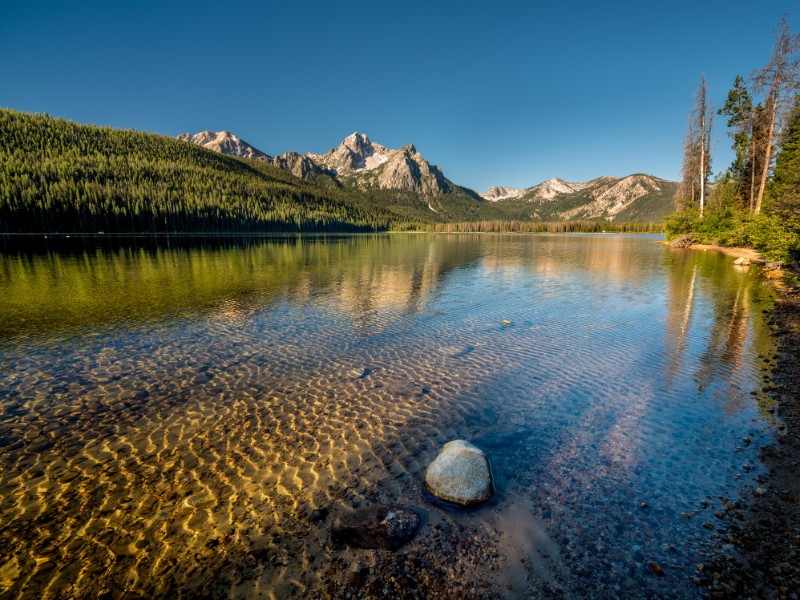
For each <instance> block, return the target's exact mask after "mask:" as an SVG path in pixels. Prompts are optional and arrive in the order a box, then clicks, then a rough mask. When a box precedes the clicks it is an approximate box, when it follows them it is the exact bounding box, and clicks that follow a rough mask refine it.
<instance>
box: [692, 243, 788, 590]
mask: <svg viewBox="0 0 800 600" xmlns="http://www.w3.org/2000/svg"><path fill="white" fill-rule="evenodd" d="M688 248H690V249H692V250H700V251H714V252H721V253H723V254H726V255H728V256H731V257H733V258H745V259H749V260H750V261H751V263H753V264H757V265H762V266H765V269H764V275H765V277H766V278H767V279H768V281H769V282H770V284H771V285H772V286H773V288H774V289H775V292H776V296H777V297H776V300H775V305H774V307H773V308H772V309H771V310H770V311H769V314H768V317H767V318H768V323H769V325H770V327H771V329H772V332H773V336H774V337H775V341H776V346H777V353H776V356H775V363H774V366H772V367H771V369H770V373H769V375H768V377H769V380H768V381H766V383H767V389H768V390H769V392H770V394H771V395H772V397H773V398H774V399H775V401H776V406H777V415H778V416H779V418H780V420H781V422H782V425H781V428H779V431H778V434H777V436H776V439H775V442H774V444H770V445H768V446H765V447H764V448H762V449H761V450H760V451H759V459H760V460H761V462H762V463H763V464H764V467H765V469H766V473H765V474H764V475H763V476H761V477H760V478H759V480H758V482H757V483H758V486H757V487H754V488H753V489H752V491H750V493H749V494H748V496H747V497H744V498H742V499H741V505H739V503H737V505H733V506H732V509H731V510H730V511H729V512H728V514H727V516H726V520H727V521H728V535H727V536H725V538H723V539H722V540H720V541H719V543H718V544H717V545H716V546H715V547H713V548H711V549H710V550H711V552H712V557H711V558H709V559H708V560H707V561H706V563H705V564H702V565H698V569H697V573H696V576H695V578H694V581H695V583H696V584H697V585H698V586H699V587H701V588H705V589H706V591H707V592H708V593H709V594H710V597H711V598H780V599H784V598H785V599H800V567H798V562H800V288H798V287H796V284H795V285H792V284H790V283H789V282H787V281H786V279H787V277H789V276H793V277H797V276H798V275H800V273H798V271H794V270H790V269H788V268H783V267H778V268H776V267H774V266H773V264H771V263H768V262H767V261H766V260H764V258H763V257H762V256H761V255H760V253H758V252H757V251H755V250H754V249H752V248H724V247H720V246H711V245H704V244H692V245H691V246H688ZM745 443H746V442H745ZM729 545H730V546H733V548H734V550H733V551H731V550H730V546H729ZM725 546H728V548H727V549H726V548H725Z"/></svg>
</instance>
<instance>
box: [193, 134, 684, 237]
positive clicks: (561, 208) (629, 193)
mask: <svg viewBox="0 0 800 600" xmlns="http://www.w3.org/2000/svg"><path fill="white" fill-rule="evenodd" d="M178 138H179V139H181V140H184V141H188V142H191V143H194V144H197V145H200V146H204V147H206V148H209V149H211V150H214V151H216V152H220V153H223V154H229V155H232V156H239V157H242V158H253V159H257V160H263V161H265V162H268V163H270V164H273V165H275V166H277V167H280V168H281V169H284V170H286V171H288V172H290V173H292V174H293V175H294V176H296V177H300V178H301V179H306V180H315V179H318V178H320V177H322V176H327V177H329V178H330V179H332V180H333V181H335V182H337V185H340V186H348V187H352V188H356V189H360V190H365V191H368V190H397V191H402V192H407V193H410V194H415V195H418V196H420V197H421V198H420V200H421V201H423V203H425V204H427V206H428V207H429V208H430V209H431V210H434V211H435V210H436V209H434V208H433V206H431V204H430V202H428V201H426V200H424V199H423V198H439V199H440V202H444V201H446V198H447V197H448V196H449V195H452V194H459V195H460V196H469V197H472V199H473V200H474V201H477V202H481V201H486V202H489V203H493V204H495V205H496V211H494V212H496V213H497V214H501V215H502V214H508V215H509V218H525V219H533V220H558V221H560V220H578V219H584V220H598V219H605V220H609V221H613V220H621V221H624V220H636V219H643V222H656V221H660V220H662V219H663V218H664V217H665V216H667V215H669V214H671V213H672V212H674V205H673V197H674V193H675V188H676V186H677V184H676V183H675V182H672V181H667V180H664V179H660V178H658V177H654V176H652V175H647V174H635V175H628V176H626V177H621V178H618V177H611V176H602V177H598V178H596V179H592V180H591V181H587V182H568V181H565V180H563V179H559V178H552V179H548V180H547V181H544V182H542V183H539V184H537V185H534V186H532V187H529V188H525V189H517V188H510V187H502V186H492V187H491V188H489V191H487V192H486V193H484V194H477V193H475V192H473V191H472V190H469V189H468V188H463V187H461V186H458V185H456V184H455V183H453V182H452V181H450V180H449V179H447V178H446V177H445V175H444V173H443V172H442V170H441V169H440V168H439V167H437V166H436V165H432V164H430V163H429V162H428V161H427V160H426V159H425V158H424V157H423V156H422V154H420V153H419V152H418V151H417V149H416V148H415V147H414V145H413V144H408V145H406V146H403V147H402V148H400V149H396V150H395V149H392V148H388V147H386V146H383V145H381V144H379V143H376V142H373V141H371V140H370V139H369V137H367V136H366V135H365V134H363V133H359V132H354V133H352V134H350V135H348V136H347V137H345V138H344V139H343V140H342V142H341V143H340V144H339V145H338V146H336V147H334V148H331V149H330V150H328V151H327V152H325V153H323V154H317V153H313V152H308V153H305V154H298V153H297V152H294V151H289V152H284V153H283V154H279V155H277V156H274V157H272V156H270V155H268V154H267V153H265V152H262V151H261V150H258V149H257V148H254V147H253V146H251V145H250V144H248V143H247V142H245V141H243V140H242V139H240V138H238V137H237V136H236V135H234V134H232V133H230V132H227V131H221V132H216V133H215V132H210V131H203V132H200V133H197V134H194V135H193V134H189V133H185V134H181V135H180V136H178Z"/></svg>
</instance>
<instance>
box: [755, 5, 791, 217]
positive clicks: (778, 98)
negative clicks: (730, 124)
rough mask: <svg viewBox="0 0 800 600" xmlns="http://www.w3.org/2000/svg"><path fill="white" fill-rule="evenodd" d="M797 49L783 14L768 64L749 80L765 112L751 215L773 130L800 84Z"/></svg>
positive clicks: (763, 177) (757, 209) (765, 173)
mask: <svg viewBox="0 0 800 600" xmlns="http://www.w3.org/2000/svg"><path fill="white" fill-rule="evenodd" d="M798 50H800V36H797V35H792V33H791V32H790V31H789V25H788V23H787V22H786V15H784V16H783V17H782V18H781V20H780V21H779V22H778V27H777V28H776V30H775V45H774V46H773V48H772V55H771V56H770V59H769V62H768V63H767V65H766V66H765V67H763V68H761V69H758V70H756V71H754V72H753V74H752V75H751V79H752V81H753V89H754V90H755V91H756V93H759V94H766V96H765V99H764V111H765V117H766V119H767V128H766V137H765V140H764V155H763V158H762V160H761V161H760V162H761V175H760V178H759V179H760V181H759V185H758V195H757V196H756V201H755V207H754V208H753V212H754V213H755V214H759V213H760V212H761V204H762V201H763V199H764V189H765V187H766V183H767V178H768V177H769V168H770V165H771V163H772V158H773V156H774V146H775V142H776V139H777V137H778V136H777V135H776V130H777V131H778V132H780V123H781V122H782V121H783V119H784V117H785V116H786V113H787V111H788V110H790V109H791V102H790V101H791V99H792V98H793V97H794V94H795V93H796V92H797V90H798V85H799V84H800V60H799V59H798V56H797V52H798Z"/></svg>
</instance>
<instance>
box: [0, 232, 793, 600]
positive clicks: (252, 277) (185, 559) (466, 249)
mask: <svg viewBox="0 0 800 600" xmlns="http://www.w3.org/2000/svg"><path fill="white" fill-rule="evenodd" d="M770 302H771V296H770V293H769V291H768V289H767V288H766V287H765V286H764V285H763V284H762V282H761V281H760V279H759V277H758V275H757V273H756V269H755V268H752V269H747V268H738V267H734V266H733V265H732V264H731V262H730V259H728V258H726V257H724V256H717V255H711V254H704V253H696V252H689V251H673V250H670V249H668V248H665V247H664V246H663V245H662V244H661V240H660V238H658V237H654V236H630V237H628V236H435V237H434V236H423V235H392V236H354V237H342V238H331V239H325V238H322V239H318V238H290V239H270V240H261V241H257V242H250V243H243V244H231V245H227V246H226V245H224V244H223V245H221V246H220V245H218V246H216V247H203V246H202V245H201V246H199V247H192V248H181V247H180V246H178V247H175V246H173V247H163V248H159V247H156V248H137V247H122V248H114V249H107V248H94V247H91V248H85V247H82V248H80V249H77V250H76V249H72V250H64V249H59V250H53V249H49V250H48V251H45V252H29V251H24V252H23V251H18V252H15V251H13V250H7V251H6V252H5V253H4V254H0V314H2V315H3V317H2V321H0V547H2V552H1V553H0V563H2V564H0V596H2V597H9V598H17V597H20V598H71V597H97V596H99V595H102V594H106V593H108V594H112V593H113V594H119V593H120V592H127V594H128V595H127V596H125V597H153V596H162V597H177V596H185V597H196V596H205V597H222V596H224V597H235V598H239V597H242V598H244V597H267V598H287V597H344V596H346V595H347V594H351V596H353V597H359V596H364V597H376V596H381V597H382V596H384V595H388V596H394V597H396V596H399V595H408V596H413V595H419V596H420V597H431V596H435V595H439V596H441V597H462V598H463V597H476V598H478V597H480V598H486V597H521V596H527V597H540V596H541V597H553V596H556V597H585V596H593V597H598V598H612V597H613V598H620V597H628V598H641V597H670V598H692V597H696V596H697V593H698V592H697V588H696V587H695V585H694V584H693V583H692V578H693V577H695V576H696V574H695V567H696V564H698V563H700V562H702V560H703V551H704V548H705V547H706V546H707V544H708V543H710V542H714V541H715V540H719V539H722V540H723V541H724V536H725V528H726V526H727V525H728V524H727V522H726V521H725V519H724V512H725V508H726V506H727V503H729V502H735V501H736V499H737V498H738V497H739V495H740V494H741V493H742V491H743V490H744V489H745V488H746V487H747V486H753V485H754V481H755V479H756V478H757V477H758V476H759V475H760V473H761V467H760V466H759V462H758V459H757V450H758V448H759V447H761V446H763V445H765V444H767V443H770V441H771V440H772V439H773V436H774V434H775V429H776V428H777V427H778V424H777V423H775V422H774V418H773V416H772V412H771V410H772V407H771V405H770V399H769V396H768V395H767V394H766V393H765V392H764V391H763V390H762V386H763V385H764V379H763V375H764V369H765V368H768V367H769V366H770V365H771V363H770V361H771V358H772V356H773V353H774V350H773V345H772V341H771V339H770V336H769V333H770V332H769V328H768V326H767V325H766V323H765V320H764V318H763V316H762V311H763V309H765V308H768V307H769V303H770ZM504 320H507V321H510V322H511V324H510V325H504V324H503V321H504ZM745 437H747V438H749V439H750V443H749V444H748V443H745V442H743V441H742V440H743V438H745ZM456 438H466V439H469V440H471V441H472V442H473V443H475V444H476V445H478V446H479V447H481V448H483V449H484V450H485V451H486V452H487V454H488V456H489V458H490V460H491V462H492V467H493V470H494V474H495V478H496V484H497V489H498V493H497V495H496V497H495V498H494V499H493V500H492V502H491V503H490V504H489V505H487V506H484V507H482V508H479V509H477V510H471V511H461V510H454V509H452V508H448V507H447V506H443V505H442V504H441V503H439V502H437V501H435V499H434V498H432V497H431V496H430V495H429V494H428V493H427V492H426V491H425V490H424V488H423V486H422V473H423V472H424V469H425V467H426V465H427V464H428V463H429V462H430V461H431V460H432V459H433V457H434V456H435V455H436V452H437V450H438V449H439V448H440V447H441V446H442V445H443V444H444V443H446V442H447V441H449V440H452V439H456ZM376 502H391V503H398V504H401V505H404V506H410V507H415V508H416V509H417V510H418V512H420V514H421V515H422V516H423V526H422V528H421V530H420V532H419V534H418V535H417V537H416V538H415V539H414V540H413V541H412V542H411V543H409V544H408V545H406V546H405V547H403V548H402V549H401V550H400V551H398V552H397V553H390V552H388V551H380V550H379V551H374V550H357V549H351V548H346V547H341V546H337V545H335V544H333V543H332V542H331V539H330V524H331V523H333V522H335V521H336V520H337V519H339V518H342V517H343V516H346V515H347V514H350V513H351V512H353V511H354V510H356V509H357V508H359V507H365V506H368V505H371V504H373V503H376ZM643 503H644V504H643ZM643 506H646V508H643ZM715 513H720V514H722V515H723V518H719V517H717V516H715ZM649 561H655V562H657V563H658V564H659V565H660V566H661V567H662V568H663V570H664V575H663V576H658V575H656V574H655V573H654V572H653V571H652V570H651V568H650V567H648V562H649ZM109 597H112V596H109ZM113 597H116V596H113Z"/></svg>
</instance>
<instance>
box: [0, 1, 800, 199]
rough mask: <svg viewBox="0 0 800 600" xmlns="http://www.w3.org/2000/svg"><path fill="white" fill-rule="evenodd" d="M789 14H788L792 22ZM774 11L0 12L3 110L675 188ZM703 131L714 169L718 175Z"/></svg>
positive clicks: (766, 41)
mask: <svg viewBox="0 0 800 600" xmlns="http://www.w3.org/2000/svg"><path fill="white" fill-rule="evenodd" d="M793 11H794V12H795V13H796V14H794V15H793V14H792V12H793ZM785 12H788V13H790V19H789V22H790V26H791V27H792V30H793V31H795V32H797V31H799V30H800V2H796V1H795V2H790V1H783V2H779V1H777V0H761V1H760V2H758V3H754V2H752V0H747V1H744V0H726V1H721V0H720V1H706V0H694V1H684V0H677V1H672V2H665V3H656V2H641V1H639V2H627V1H626V2H610V3H601V2H596V1H592V2H576V1H569V0H562V1H561V2H558V3H555V2H553V3H547V4H545V3H538V2H524V1H521V0H517V1H506V0H500V1H497V2H492V3H489V2H472V1H470V0H462V1H460V2H430V1H429V2H417V1H416V0H411V1H405V2H402V3H400V2H386V3H382V2H375V1H374V0H373V1H372V2H360V1H349V2H316V1H306V2H292V1H289V0H284V1H283V2H271V1H266V2H259V3H256V2H247V3H243V2H236V3H226V2H219V1H215V2H205V1H202V0H197V1H193V2H170V1H169V0H162V1H160V2H150V1H147V0H141V1H119V0H105V1H104V2H81V1H79V0H76V1H75V2H39V1H37V0H24V1H14V0H4V1H3V2H2V3H0V56H3V60H2V61H0V106H3V107H7V108H13V109H16V110H21V111H26V112H47V113H49V114H51V115H53V116H58V117H63V118H67V119H71V120H74V121H77V122H79V123H94V124H98V125H110V126H112V127H119V128H133V129H137V130H141V131H152V132H158V133H162V134H168V135H176V134H178V133H181V132H184V131H190V132H197V131H201V130H203V129H211V130H215V131H216V130H222V129H226V130H229V131H232V132H234V133H236V134H237V135H239V136H240V137H242V138H243V139H245V140H246V141H248V142H249V143H251V144H252V145H254V146H256V147H257V148H259V149H261V150H263V151H265V152H267V153H269V154H278V153H280V152H284V151H287V150H296V151H299V152H306V151H313V152H324V151H326V150H328V149H329V148H331V147H333V146H336V145H337V144H338V143H339V142H340V141H341V139H342V138H344V137H345V136H347V135H348V134H350V133H352V132H353V131H361V132H364V133H366V134H367V135H369V136H370V138H371V139H373V140H374V141H377V142H380V143H382V144H384V145H386V146H389V147H393V148H398V147H400V146H403V145H405V144H407V143H414V144H415V145H416V147H417V149H418V150H419V151H420V152H421V153H422V154H423V155H424V156H425V157H426V158H427V159H428V160H429V161H430V162H432V163H434V164H438V165H439V166H440V167H442V169H443V170H444V173H445V175H446V176H447V177H449V178H450V179H452V180H453V181H455V182H456V183H459V184H461V185H466V186H468V187H472V188H473V189H477V190H479V191H484V190H486V189H487V188H488V187H489V186H490V185H506V186H512V187H528V186H531V185H534V184H536V183H538V182H540V181H543V180H545V179H548V178H550V177H561V178H563V179H566V180H570V181H585V180H588V179H591V178H594V177H598V176H600V175H617V176H622V175H627V174H630V173H634V172H648V173H652V174H654V175H657V176H659V177H664V178H667V179H677V178H678V177H679V175H680V162H681V146H682V142H683V138H684V136H685V131H686V121H687V113H688V111H689V108H690V105H691V102H692V97H693V94H694V92H695V88H696V86H697V83H698V81H699V78H700V74H701V73H705V75H706V78H707V80H708V83H709V90H710V96H711V98H712V99H713V101H714V102H715V104H717V105H721V104H722V103H723V102H724V99H725V96H726V95H727V90H728V89H729V87H730V85H731V83H732V82H733V79H734V77H735V75H736V74H737V73H740V74H742V75H747V74H749V73H750V72H751V71H752V70H753V69H755V68H758V67H760V66H762V65H763V64H764V63H765V62H766V60H767V58H768V56H769V52H770V48H771V45H772V39H773V37H772V32H773V29H774V27H775V24H776V23H777V21H778V19H779V18H780V16H781V15H782V14H783V13H785ZM728 148H729V142H728V139H727V138H726V137H725V131H724V123H723V119H722V118H718V119H717V132H716V146H715V149H714V154H713V156H714V165H713V168H714V171H720V170H723V169H724V168H725V167H726V166H727V164H728V163H729V162H730V159H731V153H730V151H729V149H728Z"/></svg>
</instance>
